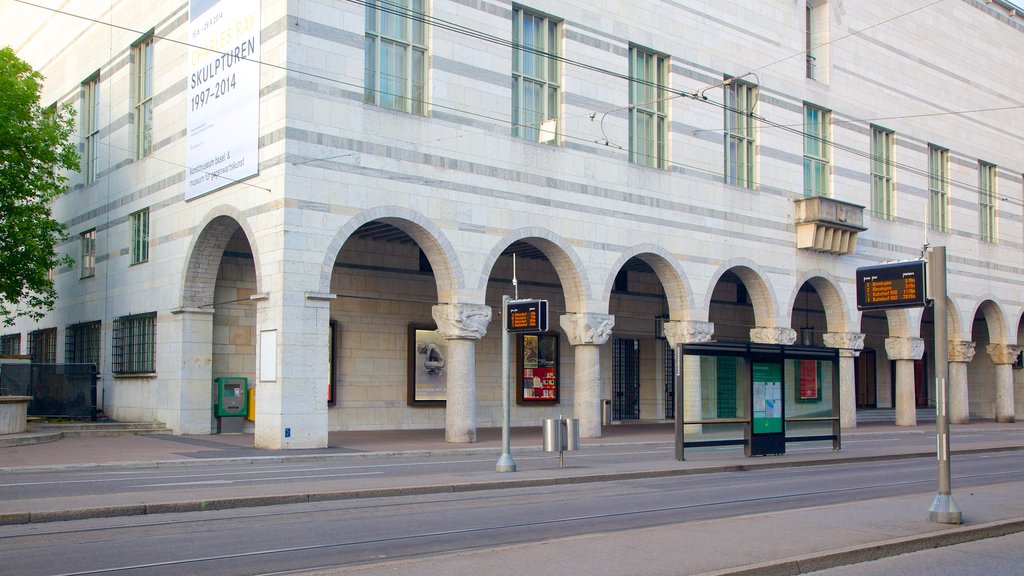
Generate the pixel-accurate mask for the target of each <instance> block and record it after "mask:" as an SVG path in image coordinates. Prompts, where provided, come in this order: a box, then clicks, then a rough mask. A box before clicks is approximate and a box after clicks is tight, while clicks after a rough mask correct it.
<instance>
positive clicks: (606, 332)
mask: <svg viewBox="0 0 1024 576" xmlns="http://www.w3.org/2000/svg"><path fill="white" fill-rule="evenodd" d="M558 320H559V324H560V325H561V326H562V330H564V331H565V336H566V338H567V339H568V340H569V344H572V346H573V351H574V353H575V363H576V367H575V373H574V374H573V416H574V417H575V418H579V421H580V437H582V438H600V437H601V349H600V346H601V345H603V344H605V343H606V342H608V337H609V336H611V334H612V326H614V325H615V317H614V316H611V315H609V314H595V313H583V314H576V313H573V314H565V315H563V316H561V317H560V318H559V319H558Z"/></svg>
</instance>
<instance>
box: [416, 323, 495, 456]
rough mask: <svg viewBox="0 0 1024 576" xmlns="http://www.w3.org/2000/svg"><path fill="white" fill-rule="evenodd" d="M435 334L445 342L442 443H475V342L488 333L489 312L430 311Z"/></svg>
mask: <svg viewBox="0 0 1024 576" xmlns="http://www.w3.org/2000/svg"><path fill="white" fill-rule="evenodd" d="M430 313H431V314H432V315H433V316H434V322H436V323H437V333H438V334H440V335H441V337H442V338H444V339H445V340H447V341H448V358H446V359H445V368H444V369H445V381H446V382H445V386H446V390H447V397H448V399H447V402H446V403H445V410H444V439H445V440H446V441H448V442H476V341H477V340H479V339H481V338H483V336H484V334H486V333H487V324H489V323H490V321H491V308H490V306H484V305H482V304H438V305H436V306H434V307H433V308H431V309H430Z"/></svg>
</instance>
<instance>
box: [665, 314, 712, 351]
mask: <svg viewBox="0 0 1024 576" xmlns="http://www.w3.org/2000/svg"><path fill="white" fill-rule="evenodd" d="M714 333H715V324H714V322H702V321H700V320H676V321H669V322H665V338H667V339H668V343H669V344H671V345H672V347H673V348H675V347H676V346H678V345H679V344H693V343H696V342H710V341H711V336H712V335H713V334H714Z"/></svg>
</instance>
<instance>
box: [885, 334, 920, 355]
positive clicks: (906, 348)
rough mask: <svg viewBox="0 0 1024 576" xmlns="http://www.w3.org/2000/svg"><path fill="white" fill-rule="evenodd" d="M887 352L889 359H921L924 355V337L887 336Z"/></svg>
mask: <svg viewBox="0 0 1024 576" xmlns="http://www.w3.org/2000/svg"><path fill="white" fill-rule="evenodd" d="M885 353H886V354H887V355H888V356H889V360H920V359H921V358H923V357H924V339H923V338H916V337H903V338H886V339H885Z"/></svg>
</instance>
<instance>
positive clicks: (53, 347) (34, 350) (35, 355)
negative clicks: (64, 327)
mask: <svg viewBox="0 0 1024 576" xmlns="http://www.w3.org/2000/svg"><path fill="white" fill-rule="evenodd" d="M28 355H29V356H31V357H32V363H33V364H53V363H55V362H56V361H57V329H56V328H44V329H43V330H35V331H33V332H29V333H28Z"/></svg>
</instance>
